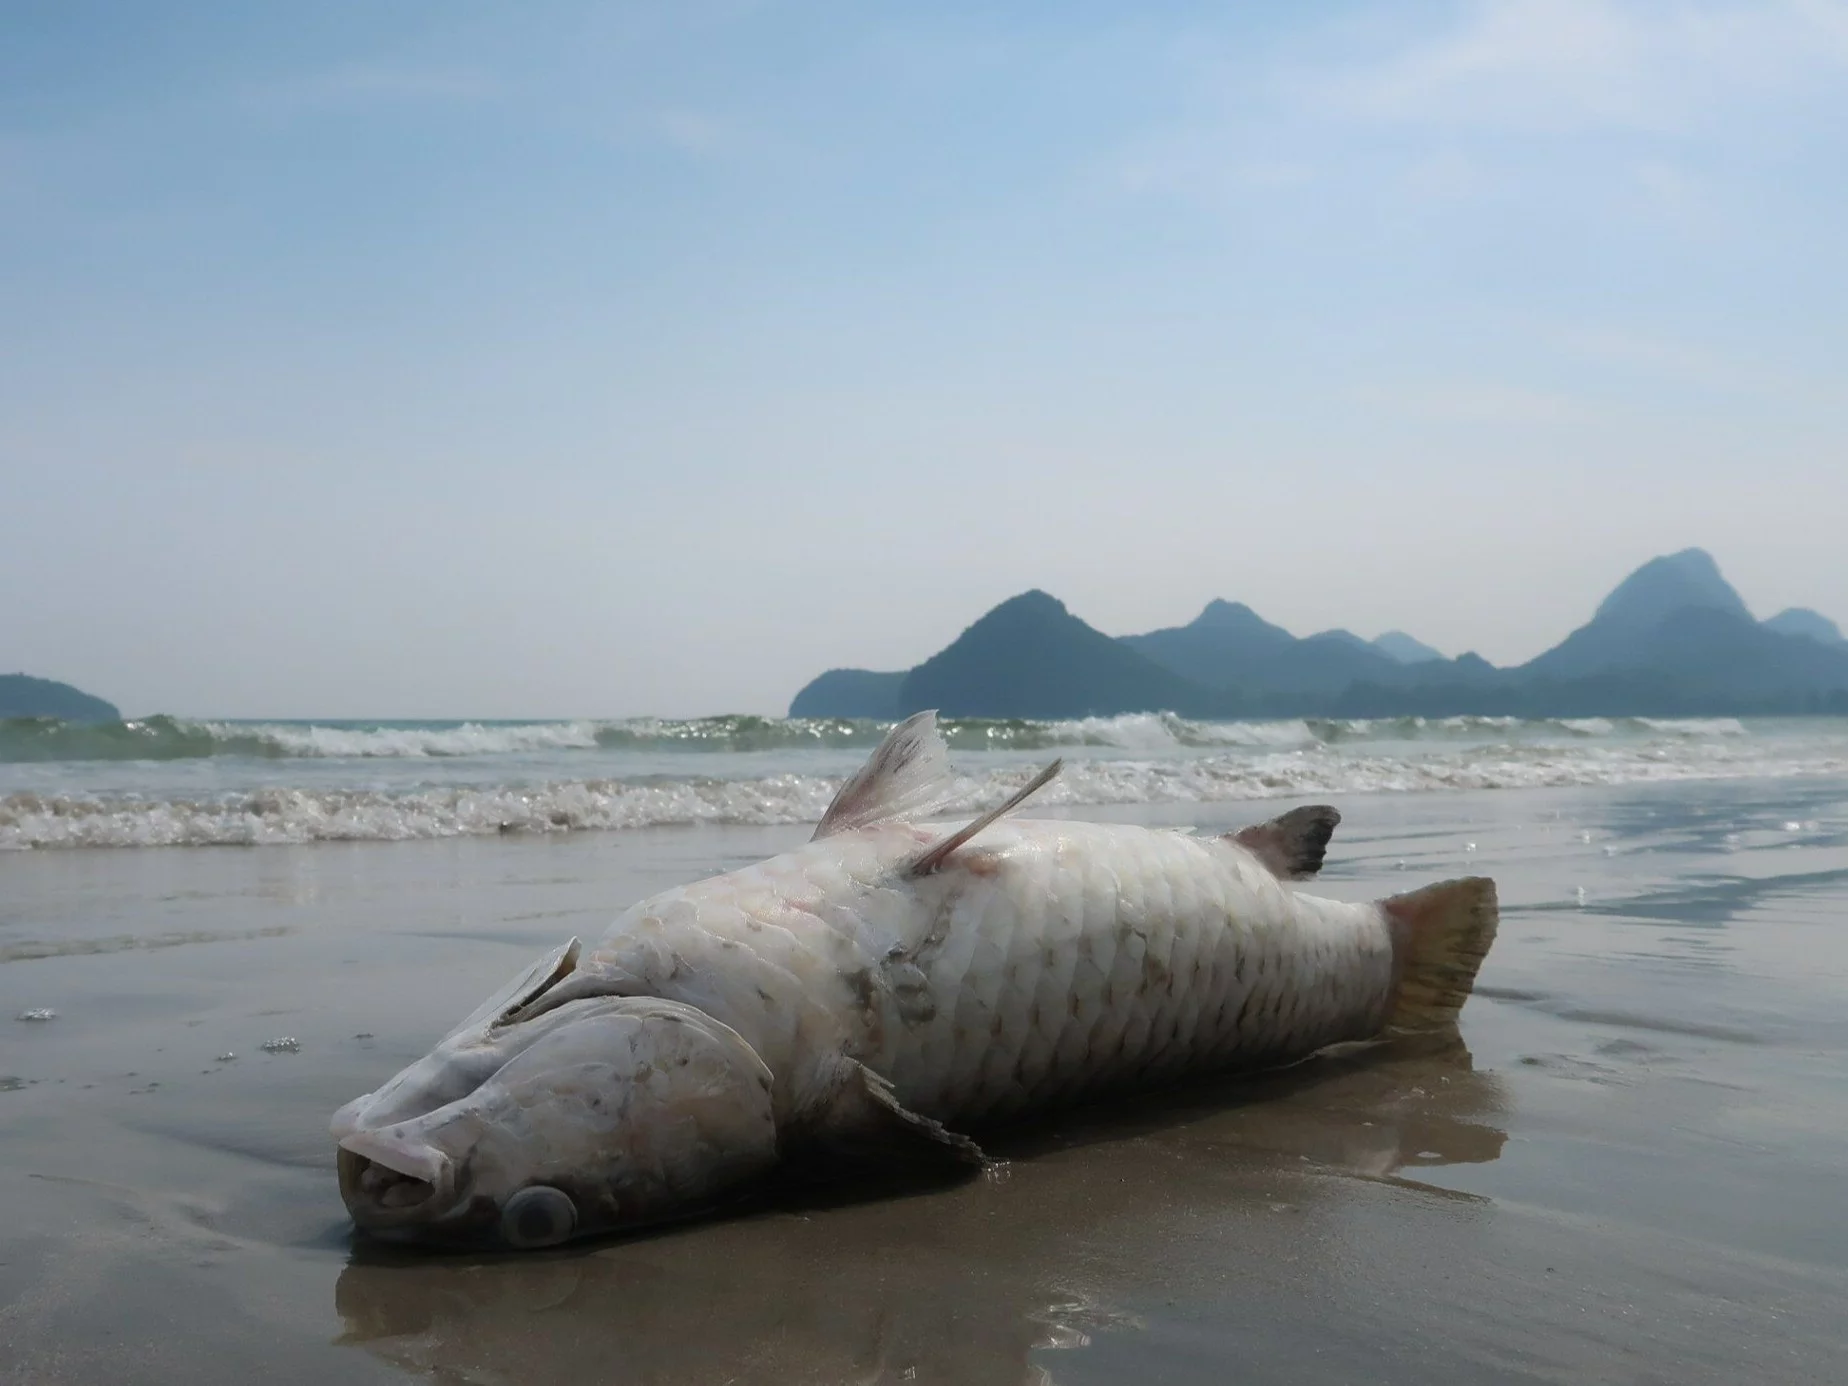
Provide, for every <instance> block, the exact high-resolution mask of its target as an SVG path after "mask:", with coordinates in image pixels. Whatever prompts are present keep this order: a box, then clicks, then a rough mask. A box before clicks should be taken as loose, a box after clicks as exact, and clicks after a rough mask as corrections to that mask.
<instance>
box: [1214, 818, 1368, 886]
mask: <svg viewBox="0 0 1848 1386" xmlns="http://www.w3.org/2000/svg"><path fill="white" fill-rule="evenodd" d="M1340 822H1341V815H1340V813H1338V812H1337V811H1336V810H1335V809H1333V808H1330V807H1329V806H1328V805H1327V804H1309V805H1306V806H1305V807H1303V808H1296V809H1291V810H1290V811H1289V812H1288V813H1286V814H1282V815H1280V816H1279V817H1276V818H1273V819H1271V820H1270V821H1269V822H1268V823H1254V824H1252V825H1251V826H1250V827H1249V828H1240V829H1239V830H1238V831H1237V832H1235V833H1227V834H1226V838H1227V839H1228V840H1229V841H1232V842H1236V843H1237V844H1238V845H1239V846H1241V847H1243V848H1244V849H1245V850H1246V851H1248V852H1250V853H1251V854H1252V855H1253V856H1254V857H1256V858H1257V859H1258V860H1259V861H1261V862H1263V863H1264V865H1265V866H1267V867H1269V868H1270V872H1271V874H1272V875H1273V876H1275V877H1276V878H1277V879H1278V880H1280V881H1305V880H1308V879H1309V877H1311V876H1313V875H1315V873H1316V872H1318V871H1320V870H1321V869H1322V859H1323V858H1324V857H1325V856H1327V855H1328V839H1329V838H1330V837H1332V836H1334V832H1335V827H1336V825H1337V824H1339V823H1340Z"/></svg>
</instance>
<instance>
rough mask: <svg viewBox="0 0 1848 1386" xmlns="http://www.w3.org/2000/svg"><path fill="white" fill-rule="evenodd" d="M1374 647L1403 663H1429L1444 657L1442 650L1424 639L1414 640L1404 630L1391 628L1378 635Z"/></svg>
mask: <svg viewBox="0 0 1848 1386" xmlns="http://www.w3.org/2000/svg"><path fill="white" fill-rule="evenodd" d="M1373 648H1374V649H1376V650H1378V651H1379V652H1380V653H1381V654H1383V655H1385V656H1386V658H1388V659H1396V660H1398V661H1399V663H1401V664H1428V663H1430V662H1431V661H1432V660H1434V659H1442V658H1443V657H1444V656H1443V654H1442V652H1441V651H1438V650H1434V649H1432V648H1431V647H1430V646H1429V645H1427V644H1425V642H1424V641H1422V640H1414V639H1413V638H1412V637H1411V636H1409V635H1407V634H1406V633H1405V632H1404V631H1402V630H1389V631H1387V632H1386V633H1385V634H1384V635H1381V636H1378V637H1376V638H1375V639H1374V641H1373Z"/></svg>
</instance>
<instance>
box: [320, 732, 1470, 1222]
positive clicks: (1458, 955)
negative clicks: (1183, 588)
mask: <svg viewBox="0 0 1848 1386" xmlns="http://www.w3.org/2000/svg"><path fill="white" fill-rule="evenodd" d="M1057 770H1058V765H1057V764H1056V763H1055V764H1054V765H1052V766H1050V767H1048V769H1047V770H1045V771H1043V772H1042V773H1041V774H1040V775H1038V776H1036V777H1035V778H1034V779H1033V780H1032V781H1030V782H1029V783H1028V784H1027V785H1026V786H1025V787H1024V788H1023V789H1022V790H1021V791H1020V792H1019V793H1017V794H1016V795H1015V796H1014V797H1013V798H1012V799H1010V800H1009V801H1008V802H1007V803H1005V804H1003V805H1001V806H1000V807H999V808H997V809H995V810H994V811H993V812H991V813H988V814H985V815H983V816H982V817H980V818H978V819H976V820H975V821H974V822H972V823H969V824H967V825H966V826H964V827H962V828H959V829H955V830H950V829H945V828H941V827H931V826H926V825H923V824H921V823H920V822H919V821H918V819H919V818H920V817H922V816H924V815H926V814H928V813H929V812H931V811H933V810H935V809H938V808H940V807H941V806H942V805H943V803H944V802H945V800H946V798H947V797H948V795H949V793H950V790H951V786H952V778H951V776H950V773H949V768H948V757H947V751H946V749H945V747H944V744H943V740H942V738H941V737H940V736H939V735H938V734H937V730H936V725H935V721H934V718H933V716H932V714H930V713H920V714H919V715H917V716H916V717H913V718H911V719H910V720H908V721H906V722H904V723H902V724H900V725H899V726H898V727H897V728H895V729H894V730H893V732H892V734H891V735H890V736H889V737H888V738H887V739H886V741H885V742H884V743H883V744H882V745H881V746H880V748H879V749H878V750H877V751H875V752H874V754H873V756H872V758H871V759H870V760H869V761H868V762H867V764H866V765H865V766H864V767H863V768H862V769H861V770H860V771H859V773H858V774H856V775H855V776H854V777H853V778H852V779H850V780H849V781H848V782H847V783H846V784H845V785H844V786H843V787H842V789H841V791H840V793H839V795H837V796H836V798H835V801H834V803H833V804H832V805H830V807H829V809H828V812H827V814H826V815H825V816H824V818H823V820H822V822H821V825H820V827H819V828H818V829H817V831H816V834H815V838H814V840H813V841H811V842H810V843H809V844H808V846H806V847H804V848H801V849H800V850H798V851H795V852H790V853H786V854H784V855H782V856H779V857H773V858H771V859H770V860H768V861H765V862H761V863H759V864H757V865H755V866H751V867H747V868H745V869H743V870H741V871H734V872H731V873H729V874H727V875H723V876H717V877H713V878H711V879H709V880H705V881H700V882H697V883H695V884H693V885H690V886H685V887H682V888H679V889H676V890H670V891H667V892H665V893H664V894H661V895H658V896H655V897H653V898H651V899H648V900H644V901H642V902H641V903H639V904H637V905H635V906H633V907H632V908H631V909H630V910H628V911H627V912H626V913H625V914H623V915H622V916H621V917H620V918H618V919H617V921H616V922H615V924H614V925H612V927H611V929H610V931H609V933H608V935H607V936H606V937H605V938H604V940H603V941H602V943H601V944H599V945H598V946H597V947H596V948H595V949H594V950H593V951H591V952H589V953H584V952H583V951H582V950H581V949H580V947H579V945H578V942H577V941H576V940H575V939H574V940H572V941H571V942H570V943H568V944H566V945H565V946H564V947H562V948H560V949H559V950H557V951H556V952H555V953H553V954H551V955H550V956H548V957H546V958H544V959H542V960H541V961H540V962H539V963H538V964H536V965H535V966H534V967H533V968H531V969H530V970H529V971H528V972H527V973H525V974H524V975H522V976H521V977H519V978H517V979H516V980H515V981H514V982H513V983H512V984H511V985H510V986H508V987H506V988H505V989H503V990H502V991H501V992H500V993H498V994H496V995H495V996H494V997H492V998H490V999H489V1001H488V1002H487V1003H485V1004H484V1005H483V1006H482V1007H480V1008H479V1009H478V1010H477V1011H476V1012H475V1014H474V1015H472V1016H470V1017H469V1019H468V1020H466V1021H464V1022H463V1023H462V1025H460V1026H459V1027H457V1028H456V1030H454V1031H453V1032H452V1033H451V1034H450V1035H449V1036H448V1037H447V1038H446V1039H445V1040H443V1042H442V1043H441V1044H439V1045H438V1046H437V1048H436V1049H435V1050H434V1051H433V1052H432V1053H431V1054H430V1055H428V1056H427V1057H426V1058H424V1059H422V1060H420V1061H419V1062H418V1063H416V1064H413V1065H412V1066H411V1067H409V1068H407V1069H405V1070H404V1071H403V1072H402V1073H400V1074H399V1075H398V1076H397V1077H396V1078H394V1079H392V1080H391V1081H390V1082H388V1083H387V1084H385V1086H384V1087H382V1088H380V1089H378V1090H377V1091H376V1092H373V1093H370V1094H367V1095H366V1096H364V1097H361V1098H359V1099H357V1100H356V1101H354V1102H351V1103H349V1104H347V1106H345V1107H344V1108H342V1109H341V1110H340V1112H339V1113H338V1114H336V1116H335V1118H334V1122H333V1131H334V1136H335V1139H336V1140H337V1142H338V1143H339V1147H340V1149H339V1172H340V1185H341V1193H342V1195H343V1196H344V1198H345V1200H346V1203H347V1206H348V1208H349V1210H350V1211H351V1213H352V1215H353V1218H354V1220H355V1221H356V1222H357V1223H358V1224H359V1226H360V1227H361V1228H362V1229H364V1230H365V1231H367V1232H369V1233H372V1234H374V1235H376V1236H379V1237H381V1238H387V1239H391V1240H397V1241H417V1242H429V1243H437V1244H447V1245H472V1246H485V1247H514V1248H535V1247H544V1246H550V1245H554V1244H556V1243H559V1242H562V1241H565V1240H567V1239H569V1238H571V1237H575V1236H585V1235H592V1234H597V1233H603V1232H609V1231H613V1230H625V1229H633V1228H637V1227H644V1226H647V1225H650V1224H653V1223H659V1222H662V1221H666V1220H669V1219H674V1218H681V1217H686V1216H688V1215H689V1214H693V1213H697V1212H701V1211H706V1210H708V1209H711V1208H713V1207H715V1206H718V1205H719V1204H721V1203H723V1202H725V1201H728V1200H731V1199H735V1198H736V1197H737V1196H738V1195H739V1194H740V1192H741V1191H743V1190H745V1189H748V1188H749V1187H750V1186H751V1185H752V1184H754V1183H756V1182H758V1181H760V1180H761V1179H762V1178H763V1177H764V1176H765V1175H767V1174H768V1173H769V1172H770V1171H771V1170H772V1169H773V1168H774V1167H776V1166H778V1165H779V1164H788V1163H792V1162H801V1161H802V1160H803V1159H804V1158H805V1157H809V1156H814V1155H824V1156H831V1157H840V1156H843V1155H845V1156H848V1157H852V1158H858V1159H862V1160H866V1161H868V1162H872V1163H878V1164H880V1165H883V1166H888V1167H889V1166H894V1165H900V1164H912V1165H925V1166H933V1165H934V1166H937V1167H939V1168H941V1167H945V1166H950V1167H975V1166H980V1165H981V1164H982V1163H983V1162H984V1160H985V1157H984V1155H983V1153H982V1151H981V1150H980V1148H979V1147H978V1146H977V1145H976V1144H975V1142H974V1141H973V1140H972V1139H971V1138H970V1137H969V1136H968V1135H967V1134H964V1131H965V1130H966V1129H970V1128H975V1127H981V1126H991V1125H993V1124H995V1123H997V1122H1000V1121H1002V1120H1004V1119H1007V1118H1011V1117H1017V1116H1020V1115H1023V1114H1027V1113H1035V1112H1041V1111H1045V1110H1047V1109H1051V1108H1054V1107H1057V1106H1062V1105H1069V1104H1071V1103H1073V1102H1076V1101H1079V1100H1081V1099H1086V1098H1090V1097H1094V1096H1096V1095H1098V1094H1100V1093H1104V1092H1109V1091H1119V1092H1120V1091H1123V1090H1126V1089H1137V1088H1148V1087H1153V1086H1156V1085H1159V1084H1162V1083H1165V1082H1169V1081H1172V1080H1174V1079H1177V1078H1180V1077H1183V1076H1187V1075H1190V1074H1199V1073H1203V1072H1229V1071H1239V1070H1244V1071H1253V1070H1263V1069H1268V1068H1275V1067H1277V1066H1279V1065H1283V1064H1289V1063H1293V1062H1297V1061H1300V1060H1302V1059H1304V1058H1307V1057H1308V1056H1309V1055H1311V1054H1313V1053H1316V1052H1317V1051H1319V1050H1322V1049H1324V1048H1326V1047H1328V1046H1330V1045H1334V1044H1339V1043H1343V1042H1350V1041H1362V1040H1370V1039H1376V1038H1378V1037H1381V1036H1382V1035H1386V1034H1391V1033H1402V1032H1407V1031H1429V1030H1440V1029H1443V1028H1445V1027H1448V1026H1450V1025H1451V1024H1452V1023H1453V1022H1454V1020H1455V1018H1456V1015H1457V1012H1458V1010H1459V1009H1460V1008H1461V1007H1462V1005H1463V1003H1464V1001H1465V1000H1466V999H1467V998H1468V996H1469V992H1470V989H1471V987H1472V985H1473V984H1474V981H1475V975H1476V970H1477V968H1478V966H1479V965H1480V964H1481V961H1482V958H1483V956H1484V954H1485V953H1486V952H1487V949H1488V947H1489V944H1490V942H1491V941H1492V940H1493V938H1494V933H1495V924H1496V905H1495V890H1494V886H1493V884H1492V883H1491V882H1489V881H1487V880H1481V879H1472V880H1464V881H1452V882H1448V883H1445V884H1442V885H1436V886H1429V887H1426V888H1425V889H1423V890H1419V891H1414V892H1411V893H1409V894H1405V895H1398V896H1393V897H1391V898H1389V899H1387V900H1383V901H1378V902H1373V903H1366V904H1346V903H1341V902H1337V901H1333V900H1324V899H1319V898H1316V897H1314V896H1309V895H1305V894H1301V893H1299V892H1297V891H1296V890H1294V889H1293V888H1292V887H1291V886H1290V885H1289V884H1287V882H1289V881H1291V880H1295V879H1301V878H1304V877H1306V876H1309V875H1313V874H1314V873H1315V871H1316V870H1317V869H1318V868H1319V867H1320V865H1321V862H1322V857H1323V853H1324V850H1325V848H1326V845H1327V842H1328V839H1329V834H1330V833H1331V832H1332V831H1333V829H1334V826H1335V823H1336V822H1337V821H1338V818H1339V816H1338V815H1337V814H1336V813H1335V812H1334V810H1332V809H1328V808H1320V807H1317V808H1307V809H1298V810H1296V811H1295V812H1293V813H1289V814H1286V815H1284V816H1283V817H1281V818H1278V819H1276V820H1274V821H1272V822H1270V823H1265V824H1260V825H1258V826H1256V827H1253V828H1247V829H1245V830H1243V831H1242V832H1239V833H1236V834H1231V835H1228V836H1227V837H1224V838H1200V837H1194V836H1191V835H1188V834H1186V833H1181V832H1173V831H1154V830H1150V829H1146V828H1138V827H1127V826H1120V825H1111V824H1098V823H1082V822H1065V821H1045V822H1036V821H1029V820H1020V819H1012V818H1008V815H1009V814H1011V813H1012V812H1013V811H1014V810H1015V809H1017V808H1018V807H1019V806H1020V805H1021V803H1023V802H1024V801H1025V800H1026V799H1027V798H1028V797H1029V796H1030V795H1031V794H1032V793H1033V792H1034V791H1036V790H1037V789H1039V788H1040V787H1042V786H1043V785H1044V784H1045V783H1047V781H1049V780H1050V779H1051V778H1052V776H1053V775H1054V774H1055V773H1056V772H1057ZM1004 820H1005V821H1004Z"/></svg>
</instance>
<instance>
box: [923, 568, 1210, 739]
mask: <svg viewBox="0 0 1848 1386" xmlns="http://www.w3.org/2000/svg"><path fill="white" fill-rule="evenodd" d="M927 707H934V708H936V709H938V710H939V711H940V712H942V713H943V714H944V715H945V716H949V717H1035V718H1056V717H1108V716H1114V715H1116V714H1118V713H1123V712H1151V711H1168V712H1178V713H1181V714H1182V715H1183V716H1194V717H1213V716H1222V717H1223V716H1235V715H1237V710H1238V700H1237V699H1235V698H1232V697H1228V696H1226V695H1224V694H1219V693H1215V692H1213V691H1211V690H1209V689H1206V688H1203V687H1201V686H1200V685H1199V684H1197V683H1195V682H1193V681H1191V680H1189V679H1185V678H1182V677H1181V676H1180V675H1178V674H1176V673H1174V672H1173V671H1172V670H1169V669H1166V668H1163V667H1162V666H1161V665H1160V664H1157V663H1156V662H1155V661H1154V660H1152V659H1148V658H1146V657H1145V656H1144V655H1142V654H1141V653H1139V652H1138V651H1137V650H1135V649H1134V648H1132V647H1131V646H1129V645H1128V644H1126V643H1124V642H1123V641H1120V640H1115V639H1112V638H1111V637H1110V636H1108V635H1105V634H1104V633H1103V632H1102V631H1101V630H1098V629H1096V628H1095V627H1093V626H1089V625H1086V624H1085V623H1084V622H1083V621H1081V620H1079V619H1078V618H1077V617H1076V616H1074V615H1072V614H1071V612H1069V611H1067V610H1066V609H1065V603H1064V602H1061V601H1059V600H1058V599H1057V598H1056V597H1051V596H1048V595H1047V594H1046V593H1044V592H1041V591H1037V590H1035V591H1032V592H1024V593H1022V594H1021V595H1020V596H1018V597H1010V598H1009V599H1008V600H1007V601H1004V602H1002V603H1001V605H999V606H997V607H996V608H994V610H992V611H990V612H989V613H988V614H987V615H985V616H983V617H982V618H981V619H980V620H979V621H977V622H976V623H975V624H974V625H972V626H970V627H969V628H968V629H967V630H965V631H964V632H963V633H962V634H961V635H959V636H957V637H956V639H955V640H954V641H952V642H951V643H950V644H949V645H948V646H947V647H946V648H944V649H942V650H940V651H938V652H937V653H936V654H934V655H932V656H931V657H930V658H929V659H927V660H925V661H924V662H923V663H922V664H920V665H918V667H917V668H915V669H913V670H912V671H911V672H910V673H909V674H907V675H906V676H905V681H904V684H903V685H902V686H901V688H900V690H899V695H898V710H899V713H900V714H901V715H903V714H907V713H911V712H916V711H918V710H919V709H921V708H927Z"/></svg>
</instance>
